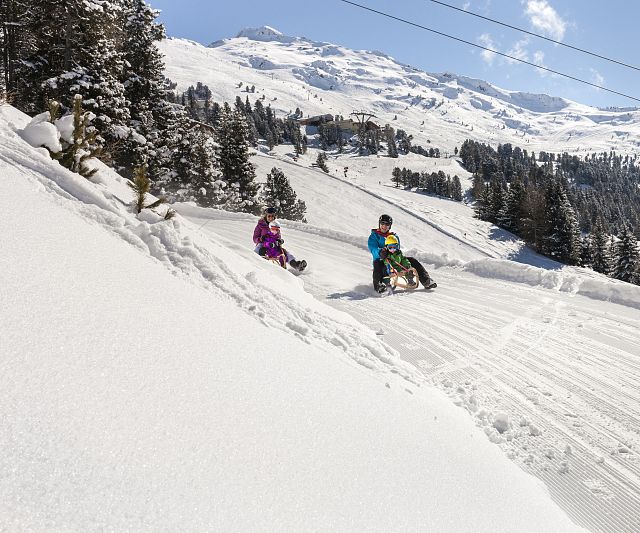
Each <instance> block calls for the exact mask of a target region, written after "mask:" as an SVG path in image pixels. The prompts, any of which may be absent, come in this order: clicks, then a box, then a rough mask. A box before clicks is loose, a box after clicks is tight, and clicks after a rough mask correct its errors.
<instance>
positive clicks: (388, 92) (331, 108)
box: [161, 27, 640, 153]
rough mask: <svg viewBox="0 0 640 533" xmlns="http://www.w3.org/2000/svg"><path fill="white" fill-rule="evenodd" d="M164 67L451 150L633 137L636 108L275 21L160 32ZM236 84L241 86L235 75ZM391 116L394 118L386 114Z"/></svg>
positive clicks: (286, 108)
mask: <svg viewBox="0 0 640 533" xmlns="http://www.w3.org/2000/svg"><path fill="white" fill-rule="evenodd" d="M161 50H162V51H163V53H164V54H165V55H166V63H167V65H166V71H167V76H168V77H169V78H171V79H172V80H173V81H175V82H177V83H178V89H179V90H185V89H186V88H187V87H188V86H189V85H195V83H196V82H198V81H201V82H203V83H205V84H207V85H208V86H209V88H210V89H211V91H212V93H213V99H214V100H217V101H224V100H226V101H229V102H233V101H234V100H235V98H236V96H241V97H242V99H243V100H244V98H245V97H246V96H247V93H246V92H244V91H245V88H246V87H247V86H251V85H255V87H256V93H255V94H249V95H248V96H249V99H250V100H251V101H253V100H255V99H256V98H262V97H263V96H264V97H265V100H264V103H265V104H267V103H269V104H271V106H272V108H273V109H274V110H276V111H277V112H278V115H279V116H283V114H287V113H290V112H292V111H293V110H295V109H296V107H300V108H301V109H302V111H303V112H304V114H305V116H307V115H317V114H323V113H331V114H341V115H344V116H345V117H347V116H348V115H349V113H351V112H353V111H360V110H366V111H369V112H372V113H375V114H376V116H377V117H378V118H377V121H378V123H379V124H382V125H384V124H385V123H389V124H391V125H392V126H394V127H398V128H402V129H404V130H406V131H407V133H409V134H411V135H413V136H414V144H419V145H422V146H424V147H427V148H428V147H429V145H428V144H427V141H428V140H430V141H431V143H432V144H431V146H435V147H438V148H440V149H441V150H442V151H444V152H449V153H453V150H454V147H455V146H458V147H459V146H460V144H461V143H462V142H463V141H464V140H465V139H467V138H470V139H474V140H477V141H480V142H483V143H489V144H492V145H494V146H496V145H497V144H498V143H505V142H510V143H512V144H514V145H517V146H521V147H522V148H523V149H527V150H528V151H534V152H536V153H537V152H539V151H540V150H544V151H547V152H558V151H559V150H563V151H568V152H571V153H585V152H596V151H609V150H615V151H617V152H619V153H634V152H635V151H637V149H638V146H640V141H639V140H638V138H639V134H640V111H639V110H637V109H629V110H615V109H611V110H600V109H597V108H593V107H590V106H586V105H583V104H579V103H576V102H572V101H569V100H565V99H562V98H557V97H552V96H548V95H544V94H529V93H522V92H514V91H508V90H505V89H500V88H498V87H495V86H493V85H491V84H490V83H487V82H485V81H481V80H476V79H471V78H468V77H465V76H460V75H456V74H451V73H443V74H433V73H427V72H423V71H420V70H418V69H416V68H414V67H411V66H409V65H403V64H400V63H398V62H397V61H395V60H394V59H393V58H391V57H389V56H388V55H386V54H384V53H382V52H376V51H363V50H350V49H348V48H345V47H343V46H338V45H334V44H331V43H324V42H314V41H310V40H308V39H305V38H297V37H295V38H294V37H289V36H285V35H282V34H281V33H280V32H278V31H277V30H274V29H273V28H269V27H265V28H258V29H246V30H243V31H241V32H240V33H239V34H238V36H237V37H235V38H232V39H224V40H221V41H217V42H215V43H213V44H211V45H210V47H204V46H202V45H200V44H198V43H195V42H193V41H187V40H183V39H167V40H165V41H163V42H162V43H161ZM241 84H242V86H241V87H240V85H241ZM396 116H397V120H396V119H395V118H394V117H396Z"/></svg>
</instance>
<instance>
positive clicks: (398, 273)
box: [387, 265, 420, 290]
mask: <svg viewBox="0 0 640 533" xmlns="http://www.w3.org/2000/svg"><path fill="white" fill-rule="evenodd" d="M398 266H399V267H400V268H399V269H395V268H393V267H392V266H391V265H389V274H388V276H387V277H388V278H389V284H388V285H389V287H390V288H391V289H392V290H395V289H398V288H400V289H408V290H413V289H417V288H418V286H419V285H420V282H419V281H418V279H419V278H418V271H417V270H416V269H415V268H404V267H403V266H402V265H398Z"/></svg>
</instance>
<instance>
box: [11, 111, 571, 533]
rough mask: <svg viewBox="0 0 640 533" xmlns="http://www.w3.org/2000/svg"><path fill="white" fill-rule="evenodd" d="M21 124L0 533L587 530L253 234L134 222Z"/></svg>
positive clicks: (16, 145)
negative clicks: (262, 248)
mask: <svg viewBox="0 0 640 533" xmlns="http://www.w3.org/2000/svg"><path fill="white" fill-rule="evenodd" d="M25 123H26V117H24V115H21V114H20V113H18V112H16V111H15V110H13V109H11V108H9V107H7V106H3V107H0V138H1V142H0V176H2V179H1V180H0V205H1V208H2V212H3V214H4V216H5V220H6V221H10V224H8V225H6V226H5V229H4V230H3V231H2V232H0V244H1V246H2V249H3V250H4V253H3V255H2V259H1V261H2V265H1V268H0V288H1V289H0V290H1V294H0V297H1V298H2V302H3V306H2V307H1V308H0V309H1V310H0V324H1V326H0V337H1V338H2V345H1V346H2V348H1V350H0V363H1V367H2V373H0V390H2V397H3V402H2V403H0V420H1V421H2V431H0V471H1V472H2V476H0V529H2V530H7V531H97V530H118V531H123V530H135V531H140V530H172V531H176V530H180V531H212V530H217V531H229V530H234V531H256V530H264V531H274V530H288V531H309V530H340V531H363V530H368V531H391V530H398V531H408V530H409V531H411V530H413V531H417V530H422V531H424V530H429V531H443V532H447V531H450V532H463V531H469V532H478V531H487V532H496V531H513V532H527V531H530V532H532V533H533V532H539V531H548V532H553V531H557V532H570V531H578V529H577V528H576V527H575V526H573V525H572V524H571V523H570V522H569V520H568V519H567V517H566V516H565V515H564V514H563V513H562V512H561V511H560V510H559V508H558V507H557V506H556V505H555V504H553V503H552V502H551V501H550V499H549V498H548V494H547V493H546V491H545V489H544V488H543V486H542V485H541V484H540V483H539V482H537V481H536V480H535V479H534V478H532V477H530V476H528V475H526V474H525V473H523V472H522V471H521V470H519V469H518V468H517V467H516V466H515V465H514V464H513V463H511V462H510V461H508V460H507V459H506V458H505V457H504V455H503V454H502V453H501V451H500V450H499V448H497V447H496V446H494V445H492V444H491V443H490V442H489V441H488V440H487V439H485V437H484V436H483V435H482V433H481V432H480V431H479V430H478V429H477V428H475V427H474V426H473V423H472V421H471V419H469V417H468V416H467V415H466V413H465V412H463V411H462V410H459V409H457V408H455V407H454V406H453V405H451V403H450V401H449V400H448V399H447V398H446V396H445V395H443V394H442V393H440V392H438V391H437V390H436V389H434V388H432V387H429V386H426V381H427V380H426V379H425V378H424V376H423V375H422V374H421V372H419V371H418V369H417V368H416V367H415V366H413V365H412V364H410V363H409V362H406V361H403V360H401V359H400V358H399V357H398V355H397V352H396V351H395V350H394V349H393V348H391V347H389V345H388V344H386V343H383V342H382V341H381V340H380V339H379V338H378V337H379V336H376V335H375V333H374V332H373V330H371V329H370V328H368V327H365V326H362V325H360V323H359V322H358V321H356V320H354V318H352V317H351V316H349V315H347V314H345V313H343V312H341V311H339V310H336V309H335V308H330V307H327V306H326V305H325V304H324V303H322V302H320V301H318V300H316V299H314V298H312V297H311V296H310V295H309V294H308V293H307V292H304V291H303V290H302V289H303V281H304V286H306V284H307V278H296V277H294V276H292V275H291V274H290V273H288V272H284V271H281V270H279V269H277V268H275V267H272V265H269V264H264V262H263V261H262V260H260V259H259V258H258V257H257V256H256V255H255V254H253V253H251V252H250V251H247V248H246V247H244V246H242V245H241V244H240V242H241V241H239V240H237V239H236V236H235V235H234V232H238V233H240V232H242V233H244V232H245V231H246V229H247V227H250V226H251V224H252V223H253V222H254V221H252V220H251V221H249V220H245V221H241V220H235V221H234V220H232V219H229V218H227V219H226V221H225V223H226V225H227V227H228V232H222V231H216V232H212V230H213V227H212V226H213V225H212V224H208V222H206V221H205V225H204V226H202V228H201V229H198V227H197V226H195V225H193V224H192V223H190V222H189V221H187V220H185V219H183V218H182V217H180V216H179V217H178V218H177V219H175V220H173V221H169V222H167V221H164V220H162V219H161V217H159V216H157V215H154V214H153V213H146V214H144V216H141V217H140V218H137V217H135V216H134V215H132V214H131V212H130V210H129V208H128V205H127V204H128V202H129V201H130V199H131V196H130V193H129V192H128V190H127V188H126V184H125V182H124V181H123V180H122V179H121V178H119V177H118V176H116V175H114V174H113V173H111V172H110V171H109V170H108V169H106V168H104V167H100V171H99V173H98V174H97V175H96V178H95V180H94V181H92V182H89V181H87V180H85V179H84V178H81V177H80V176H78V175H74V174H71V173H69V172H68V171H66V170H65V169H63V168H62V167H60V166H59V165H58V164H57V163H55V162H53V161H51V160H50V159H49V157H48V155H47V154H46V152H45V151H44V150H42V149H33V148H31V147H29V146H28V145H27V144H26V143H25V142H24V141H23V140H22V139H21V138H20V137H19V135H18V134H17V130H19V129H20V128H22V127H24V125H25ZM218 215H222V213H218ZM207 216H208V215H207ZM228 216H230V215H228ZM236 218H237V217H236ZM198 223H200V222H198ZM200 224H201V223H200ZM219 229H220V228H219ZM205 230H206V231H208V232H210V233H209V234H208V235H209V236H208V235H207V234H206V233H203V232H204V231H205ZM304 234H305V233H304V232H301V235H304ZM309 235H311V236H312V237H313V235H312V234H309ZM210 237H213V238H210ZM358 260H359V258H358ZM361 266H362V265H360V267H361ZM360 267H359V266H358V265H357V264H355V263H354V264H353V265H352V266H351V267H350V268H345V269H344V270H341V274H342V273H343V274H344V275H340V276H338V278H339V279H342V278H344V279H345V280H347V279H350V278H351V277H352V276H353V273H351V272H352V271H353V270H354V269H355V270H356V272H358V269H359V268H360ZM314 268H317V267H316V266H315V265H314ZM364 268H365V269H366V267H364ZM310 281H311V282H312V283H311V285H312V286H314V285H315V282H313V279H312V278H310Z"/></svg>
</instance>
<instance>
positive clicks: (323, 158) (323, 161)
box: [316, 152, 329, 174]
mask: <svg viewBox="0 0 640 533" xmlns="http://www.w3.org/2000/svg"><path fill="white" fill-rule="evenodd" d="M316 165H318V168H320V169H321V170H323V171H324V172H326V173H327V174H328V173H329V167H328V166H327V154H325V153H324V152H318V157H317V158H316Z"/></svg>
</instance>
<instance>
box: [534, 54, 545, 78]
mask: <svg viewBox="0 0 640 533" xmlns="http://www.w3.org/2000/svg"><path fill="white" fill-rule="evenodd" d="M533 62H534V63H535V64H536V65H540V66H541V67H546V65H545V64H544V52H543V51H542V50H536V51H535V52H534V53H533ZM536 70H537V71H538V74H540V76H546V75H547V74H549V72H548V71H546V70H543V69H541V68H537V69H536Z"/></svg>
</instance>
